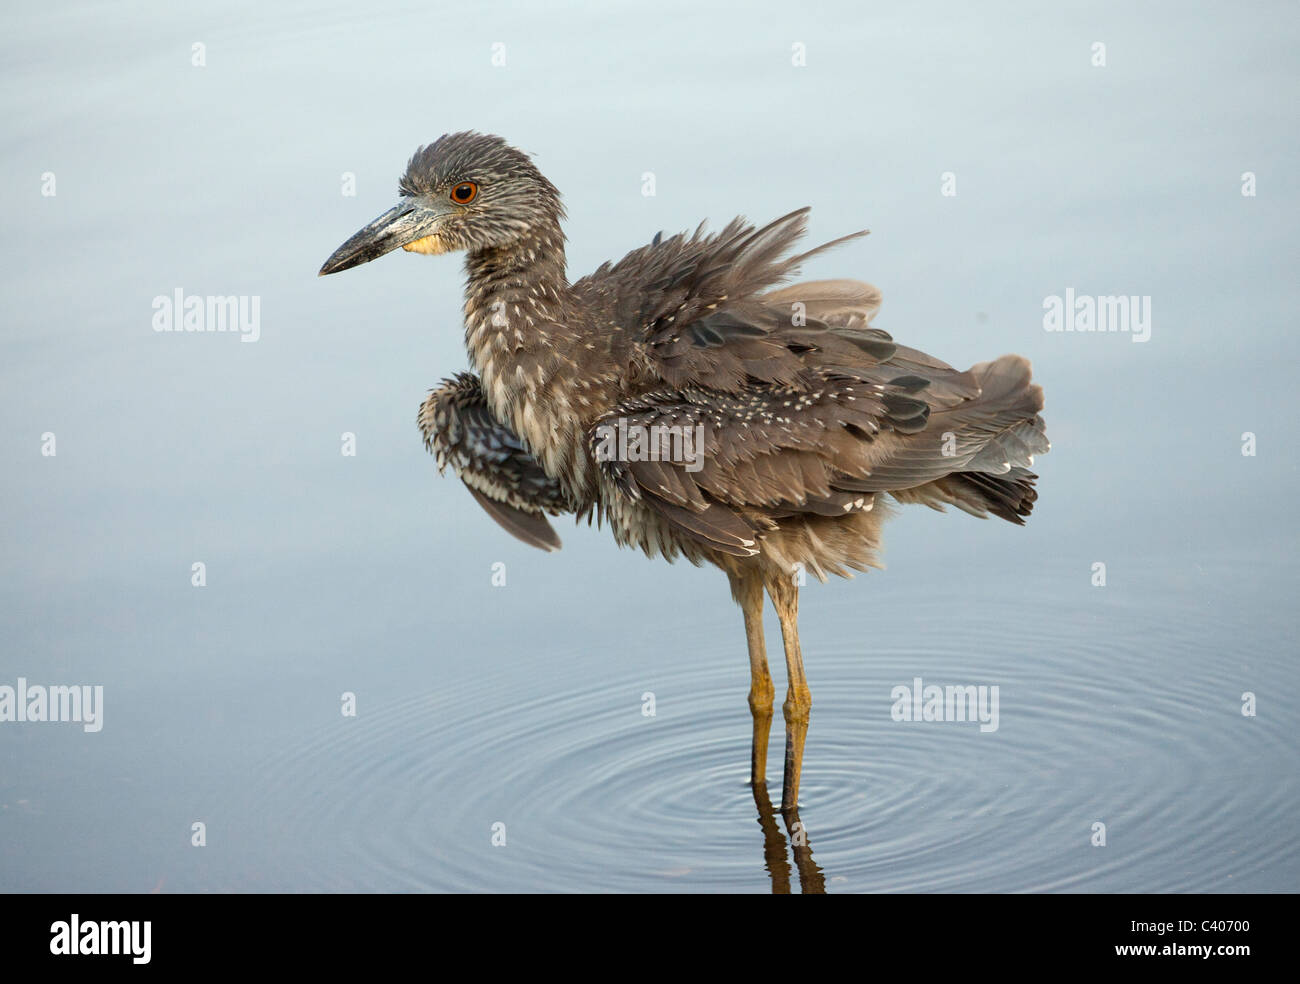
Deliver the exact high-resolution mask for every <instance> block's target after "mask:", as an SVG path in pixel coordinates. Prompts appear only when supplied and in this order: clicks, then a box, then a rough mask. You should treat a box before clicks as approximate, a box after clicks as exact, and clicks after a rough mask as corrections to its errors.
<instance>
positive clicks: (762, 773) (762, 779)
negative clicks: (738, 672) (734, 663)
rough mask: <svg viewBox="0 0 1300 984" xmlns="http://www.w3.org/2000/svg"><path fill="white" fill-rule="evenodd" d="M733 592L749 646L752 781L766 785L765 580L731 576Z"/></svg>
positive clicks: (769, 693)
mask: <svg viewBox="0 0 1300 984" xmlns="http://www.w3.org/2000/svg"><path fill="white" fill-rule="evenodd" d="M731 593H732V595H733V596H734V597H735V599H736V601H737V602H738V603H739V604H740V608H741V611H743V612H744V613H745V640H746V642H747V643H748V644H749V711H750V713H751V714H752V715H753V717H754V738H753V741H752V742H751V744H750V755H749V781H750V782H751V783H752V784H753V785H755V786H764V787H766V785H767V741H768V736H769V735H770V734H771V732H772V698H773V695H774V694H775V693H776V690H775V688H773V686H772V674H771V673H770V672H768V669H767V647H766V645H765V644H764V642H763V579H762V577H761V576H760V575H759V574H757V573H745V574H732V575H731Z"/></svg>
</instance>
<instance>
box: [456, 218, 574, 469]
mask: <svg viewBox="0 0 1300 984" xmlns="http://www.w3.org/2000/svg"><path fill="white" fill-rule="evenodd" d="M465 267H466V273H467V274H468V282H467V283H466V286H465V346H466V348H467V349H468V350H469V357H470V362H471V363H472V364H473V366H474V368H475V369H476V370H478V373H479V375H480V377H481V378H482V381H483V392H484V395H485V396H486V397H487V401H488V406H489V407H490V408H491V409H492V412H493V414H494V415H495V416H496V417H497V418H498V419H499V420H501V421H502V422H503V423H506V424H508V425H509V426H510V427H511V428H512V429H513V430H514V431H515V433H517V434H518V435H519V436H520V437H521V438H523V440H524V443H525V444H527V445H528V447H529V448H530V450H532V452H533V453H534V454H535V455H536V456H537V458H538V460H539V461H540V462H541V463H542V467H543V468H545V469H546V471H547V472H548V473H549V474H551V475H552V476H553V477H556V478H559V479H560V480H562V481H564V482H565V483H566V485H568V486H570V487H571V488H573V489H575V490H576V489H578V488H579V487H581V486H583V485H585V484H587V482H586V476H585V475H584V474H582V473H583V471H584V465H583V463H582V461H580V460H579V456H580V453H581V451H582V449H583V448H584V447H585V442H584V441H583V440H582V437H581V435H582V429H581V428H582V424H581V421H580V419H579V418H580V416H581V414H580V413H578V412H576V411H577V410H578V409H579V408H578V407H577V406H575V387H577V386H578V385H579V384H580V382H581V379H580V377H579V375H578V372H577V370H578V369H579V366H578V365H577V364H576V359H575V358H574V353H575V350H576V349H577V348H579V347H580V345H581V341H580V339H579V337H578V336H579V332H580V326H579V325H576V324H571V321H572V320H573V319H570V318H569V317H567V314H568V313H569V312H572V310H573V305H572V302H571V297H570V288H569V283H568V280H567V279H566V277H565V272H564V235H563V233H562V232H561V231H560V228H559V224H558V223H557V224H556V225H555V227H554V228H553V229H546V230H543V231H542V232H541V233H539V234H537V235H534V236H530V237H529V238H528V239H526V240H524V241H522V242H520V243H518V244H516V245H513V246H511V247H508V248H498V249H490V250H477V251H474V252H471V253H470V254H469V256H468V259H467V260H466V263H465Z"/></svg>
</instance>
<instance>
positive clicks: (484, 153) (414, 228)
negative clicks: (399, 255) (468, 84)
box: [320, 132, 564, 276]
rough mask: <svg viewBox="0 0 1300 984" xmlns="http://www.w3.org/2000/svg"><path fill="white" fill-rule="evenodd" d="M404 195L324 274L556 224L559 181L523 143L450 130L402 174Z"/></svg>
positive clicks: (507, 243)
mask: <svg viewBox="0 0 1300 984" xmlns="http://www.w3.org/2000/svg"><path fill="white" fill-rule="evenodd" d="M398 192H399V193H400V195H401V200H400V201H399V202H398V203H397V204H396V205H395V206H393V207H392V208H390V209H389V210H388V211H387V212H385V213H384V214H383V215H381V216H379V218H377V219H375V220H374V221H373V222H371V223H370V224H369V225H367V226H366V227H365V228H364V229H361V230H360V231H359V232H357V233H356V235H354V236H353V237H352V238H351V239H349V240H348V241H347V242H345V243H344V244H343V245H342V246H340V247H339V248H338V249H336V250H335V251H334V255H332V256H331V257H330V258H329V259H328V260H326V261H325V265H324V266H322V267H321V269H320V275H321V276H324V275H325V274H327V273H338V272H339V271H340V270H347V269H349V268H350V267H354V266H359V265H360V264H362V263H368V262H370V261H371V260H373V259H376V258H378V257H380V256H383V255H384V254H385V253H390V252H392V251H393V250H395V249H397V247H399V246H400V247H402V249H405V250H407V251H409V252H413V253H452V252H456V251H457V250H468V251H470V252H477V251H480V250H491V249H502V248H509V247H511V246H515V245H517V244H521V243H524V242H526V241H527V240H528V239H530V238H531V237H536V236H541V235H545V234H547V233H549V232H550V231H551V230H557V229H558V226H559V221H560V219H561V218H562V217H563V215H564V207H563V205H561V203H560V194H559V192H558V191H556V190H555V186H554V185H552V184H551V183H550V182H549V181H547V180H546V178H545V177H543V175H542V173H541V172H540V171H539V170H537V167H536V166H535V165H534V164H533V162H532V161H531V160H530V159H529V157H528V155H527V154H525V153H523V152H522V151H519V150H516V149H515V148H514V147H511V146H510V145H509V144H507V143H506V142H505V141H504V140H502V139H501V138H500V137H494V136H492V135H490V134H485V133H474V132H467V133H448V134H446V135H445V136H442V137H439V138H438V139H437V140H436V141H435V142H433V143H431V144H429V145H428V146H427V147H421V148H420V149H419V150H417V151H416V152H415V154H414V155H413V156H412V157H411V160H410V163H408V164H407V165H406V173H405V174H404V175H402V179H401V181H399V182H398Z"/></svg>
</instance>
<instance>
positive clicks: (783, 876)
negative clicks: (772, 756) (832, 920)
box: [751, 782, 826, 895]
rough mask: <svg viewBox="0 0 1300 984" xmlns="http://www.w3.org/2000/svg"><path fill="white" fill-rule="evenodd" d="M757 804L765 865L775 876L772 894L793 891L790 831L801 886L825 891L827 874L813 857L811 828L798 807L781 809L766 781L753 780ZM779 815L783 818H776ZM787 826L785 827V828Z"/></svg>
mask: <svg viewBox="0 0 1300 984" xmlns="http://www.w3.org/2000/svg"><path fill="white" fill-rule="evenodd" d="M751 788H752V789H753V791H754V805H755V806H757V807H758V825H759V827H761V828H762V830H763V866H764V867H765V868H767V873H768V874H769V875H770V876H771V878H772V894H773V895H789V894H791V886H790V860H789V855H787V853H786V843H787V839H786V838H787V835H788V836H789V845H790V852H791V853H793V855H794V866H795V870H796V871H798V872H799V890H800V892H801V893H802V894H804V895H825V894H826V876H825V875H824V874H823V873H822V869H821V868H820V867H819V866H818V865H817V862H816V861H814V860H813V856H812V845H810V844H809V843H808V832H807V830H806V829H805V828H804V825H803V822H802V821H801V820H800V819H799V811H798V810H787V811H786V812H784V813H782V812H781V811H779V810H776V809H774V808H773V807H772V800H771V798H770V797H769V796H768V795H767V783H763V782H758V783H754V784H753V785H752V786H751ZM778 817H780V819H781V822H778V820H777V818H778ZM783 826H784V828H785V830H784V832H783V831H782V829H781V828H782V827H783Z"/></svg>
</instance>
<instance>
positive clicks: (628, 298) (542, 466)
mask: <svg viewBox="0 0 1300 984" xmlns="http://www.w3.org/2000/svg"><path fill="white" fill-rule="evenodd" d="M399 189H400V192H401V201H400V203H399V204H398V205H397V206H396V207H394V208H392V209H390V210H389V211H388V212H385V213H384V214H383V215H381V216H380V217H379V218H377V219H376V220H375V221H373V222H371V223H370V224H369V225H368V226H366V227H365V228H364V229H362V230H361V231H360V232H358V233H357V234H356V235H355V236H353V237H352V238H351V239H349V240H348V241H347V242H345V243H344V244H343V245H342V246H340V247H339V248H338V250H337V251H335V253H334V255H333V256H331V257H330V258H329V259H328V260H327V261H326V262H325V265H324V266H323V267H322V268H321V271H320V272H321V274H322V275H323V274H327V273H335V272H337V271H339V270H346V269H348V268H349V267H353V266H357V265H358V264H361V263H365V262H368V261H369V260H373V259H375V258H376V257H378V256H382V255H383V254H385V253H387V252H389V251H391V250H393V249H396V248H397V247H399V246H400V247H402V248H403V249H406V250H411V251H414V252H418V253H448V252H452V251H455V250H465V251H466V252H467V253H468V260H467V262H466V267H467V271H468V276H469V280H468V284H467V286H466V290H465V343H466V346H467V347H468V349H469V357H470V361H471V363H472V364H473V366H474V368H475V369H476V370H478V373H479V375H478V376H473V375H471V374H469V373H461V374H460V375H458V376H456V377H455V378H454V379H451V380H448V381H447V382H446V383H445V384H444V385H443V386H442V387H441V388H440V389H437V390H434V391H433V392H432V393H431V395H430V396H429V398H428V400H426V401H425V403H424V405H423V406H422V407H421V408H420V414H419V424H420V428H421V430H422V431H423V432H424V439H425V444H426V446H427V447H428V448H429V450H430V451H432V452H433V453H434V454H435V455H436V456H437V459H438V463H439V465H440V466H441V467H446V466H447V465H450V466H451V467H452V469H453V470H454V471H455V472H456V473H457V474H458V475H459V476H460V477H461V479H462V480H463V481H464V482H465V484H466V485H467V486H468V487H469V490H470V492H471V493H473V495H474V497H475V498H476V499H477V500H478V501H479V503H480V504H481V505H482V506H483V507H484V508H485V509H486V510H487V511H488V513H490V514H491V515H492V517H493V518H494V519H495V520H496V521H497V522H499V523H500V524H501V525H502V526H504V527H505V528H506V529H507V530H509V531H510V532H511V533H513V534H514V535H515V536H517V537H519V538H520V539H521V540H524V541H525V542H527V543H530V544H532V545H534V546H538V547H543V548H547V549H555V548H558V547H559V545H560V541H559V540H558V538H557V537H556V536H555V533H554V531H553V530H552V529H551V526H550V524H549V523H548V522H547V520H546V515H547V514H551V515H558V514H561V513H575V514H576V515H577V516H578V517H579V518H582V517H584V516H585V517H587V518H590V517H591V516H592V515H595V516H597V517H600V518H603V519H604V520H606V521H607V522H608V523H609V525H610V528H611V529H612V530H613V533H614V537H615V539H616V540H617V541H618V542H619V544H621V545H632V546H637V547H640V548H641V549H642V550H644V551H645V552H646V553H647V554H648V555H650V556H655V555H661V556H664V557H666V558H667V559H669V560H672V559H674V558H675V557H676V556H677V555H678V554H681V555H682V556H685V557H686V558H687V559H689V560H691V561H692V562H694V563H696V564H699V563H702V562H706V561H707V562H709V563H712V564H714V565H716V566H718V567H720V568H722V570H724V571H726V573H727V576H728V577H729V578H730V579H731V592H732V595H733V596H734V598H735V599H736V601H737V602H738V603H739V604H740V606H741V609H742V610H743V611H744V616H745V635H746V638H747V640H748V644H749V661H750V673H751V685H750V691H749V706H750V709H751V711H752V712H753V717H754V738H753V752H752V756H751V780H752V781H753V782H754V783H755V784H756V785H757V784H761V783H763V782H764V777H765V774H766V771H765V770H766V760H767V741H768V733H769V731H770V725H771V720H772V696H773V688H772V678H771V676H770V675H769V673H768V668H767V655H766V651H765V648H764V644H763V622H762V611H763V590H764V588H766V589H767V593H768V595H769V596H770V597H771V599H772V604H773V607H774V608H775V609H776V613H777V616H778V617H779V619H780V623H781V632H782V636H783V638H784V641H785V658H786V666H787V667H788V670H789V688H788V690H787V692H786V699H785V705H784V711H785V723H786V746H785V775H784V784H783V787H782V796H781V806H782V810H784V811H791V812H792V811H794V810H795V808H796V806H797V800H798V793H799V772H800V764H801V761H802V758H803V747H804V738H805V736H806V734H807V730H808V714H809V708H810V706H811V703H812V702H811V698H810V694H809V690H808V684H807V681H806V679H805V677H804V669H803V657H802V655H801V653H800V649H799V631H798V625H797V613H798V597H799V588H798V582H799V575H800V573H801V572H805V571H806V572H807V573H810V574H813V575H814V576H817V577H819V578H821V579H823V580H824V579H825V577H826V575H827V574H839V575H843V576H848V574H849V570H848V569H849V568H854V569H857V570H863V569H865V568H867V567H875V566H879V565H878V563H877V562H876V557H875V552H876V550H877V548H878V546H879V543H880V527H881V522H882V520H883V518H884V516H883V513H884V512H885V508H886V507H885V506H884V503H883V500H884V494H885V493H888V494H889V495H890V496H892V497H893V498H894V499H895V500H897V501H899V502H904V503H912V502H915V503H921V504H923V505H927V506H930V507H932V508H935V509H940V510H942V509H943V507H944V506H946V505H953V506H956V507H957V508H959V509H962V510H965V511H966V512H968V513H972V514H974V515H976V516H987V515H988V514H989V513H992V514H993V515H995V516H1000V517H1001V518H1003V519H1006V520H1010V521H1011V522H1013V523H1018V524H1019V523H1023V520H1022V518H1021V517H1023V516H1027V515H1028V514H1029V511H1030V509H1031V508H1032V506H1033V502H1034V499H1035V498H1036V493H1035V491H1034V487H1033V484H1034V479H1035V478H1036V476H1035V475H1034V474H1032V473H1031V472H1030V471H1028V470H1027V469H1028V466H1029V465H1031V464H1032V463H1033V459H1032V457H1031V456H1032V455H1033V454H1035V453H1041V452H1045V451H1047V449H1048V444H1047V439H1046V436H1045V434H1044V431H1043V421H1042V418H1041V417H1039V416H1038V412H1039V410H1041V409H1042V406H1043V395H1042V390H1041V389H1039V387H1037V386H1035V385H1033V384H1032V383H1031V382H1030V372H1029V363H1028V362H1027V361H1026V360H1025V359H1023V358H1021V357H1019V356H1015V355H1004V356H1002V357H1001V358H999V359H996V360H994V361H993V362H982V363H980V364H979V365H976V366H973V367H972V368H970V369H968V370H967V371H965V372H958V371H957V370H955V369H953V368H952V367H951V366H949V365H947V364H945V363H943V362H940V361H939V360H938V359H935V358H932V357H930V356H928V355H925V354H924V353H922V352H918V351H917V350H916V349H911V348H907V347H905V346H902V345H899V344H897V343H896V342H894V341H893V340H892V339H891V337H890V336H889V335H887V334H886V333H885V332H883V331H881V330H880V329H878V328H872V327H869V322H870V321H871V318H872V316H873V315H874V314H875V313H876V309H877V308H878V307H879V305H880V294H879V292H878V291H877V290H876V289H875V288H874V287H872V286H870V285H868V284H864V283H859V282H857V281H853V280H827V281H819V282H815V283H803V284H796V285H794V286H790V287H784V288H782V289H779V290H776V289H773V288H774V285H776V284H778V283H780V282H782V281H784V280H786V279H787V278H789V277H790V276H791V275H793V274H794V273H795V272H796V270H797V268H798V266H799V264H800V263H801V262H802V261H803V260H805V259H807V258H808V257H810V256H813V255H815V254H817V253H820V252H821V251H822V250H824V249H827V248H828V247H830V246H834V245H837V244H838V243H842V242H845V241H846V240H849V239H853V238H856V237H857V236H860V235H864V233H855V234H854V235H852V236H846V237H844V238H843V239H839V240H836V241H835V242H833V243H827V244H826V245H825V246H820V247H818V248H817V249H814V250H810V251H809V252H806V253H801V254H798V255H790V251H791V249H792V247H793V246H794V244H795V242H796V241H797V240H798V239H799V238H800V236H801V235H802V234H803V232H804V226H805V223H806V221H807V211H808V210H807V209H801V210H799V211H797V212H792V213H790V214H789V215H787V216H785V217H783V218H780V219H777V220H776V221H775V222H772V223H771V224H769V225H766V226H764V227H763V228H761V229H756V228H755V227H754V226H752V225H750V224H748V223H747V222H745V221H744V220H743V219H736V220H735V221H733V222H731V223H730V224H729V225H728V226H727V227H726V228H724V229H723V230H722V231H721V232H718V233H715V234H712V235H706V234H705V232H704V227H703V226H702V225H701V227H700V228H699V229H697V230H696V231H695V232H694V233H693V234H692V235H686V234H681V235H676V236H671V237H669V238H666V239H665V238H663V237H662V235H659V236H656V237H655V238H654V241H653V242H652V243H650V244H649V245H647V246H643V247H641V248H640V249H636V250H633V251H632V252H631V253H629V254H628V255H627V256H625V257H624V258H623V259H622V260H620V261H619V262H618V263H615V264H609V263H606V264H604V265H603V266H601V267H600V269H599V270H597V271H596V272H595V273H593V274H592V275H591V276H589V277H584V278H583V279H581V280H579V281H577V282H576V283H573V284H571V283H569V281H568V279H567V278H566V276H565V263H564V233H563V231H562V230H561V227H560V220H561V219H562V218H564V207H563V205H561V203H560V195H559V192H558V191H556V189H555V187H554V186H553V185H552V184H551V183H550V182H549V181H547V180H546V178H545V177H543V176H542V174H541V172H540V171H538V170H537V168H536V167H535V166H534V165H533V163H532V161H531V160H529V158H528V157H527V156H526V155H525V154H523V153H521V152H520V151H518V150H515V149H514V148H513V147H510V146H509V145H507V144H506V143H505V141H503V140H502V139H500V138H499V137H494V136H488V135H485V134H478V133H456V134H449V135H447V136H444V137H442V138H441V139H439V140H438V141H437V142H435V143H433V144H431V145H429V146H427V147H423V148H421V149H420V150H418V151H416V153H415V156H414V157H412V158H411V161H410V163H409V164H408V165H407V169H406V174H405V176H403V178H402V179H401V182H400V184H399ZM629 435H630V438H629ZM695 435H702V441H701V440H698V439H697V440H694V441H693V440H691V438H692V437H694V436H695ZM612 436H613V439H611V437H612Z"/></svg>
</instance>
